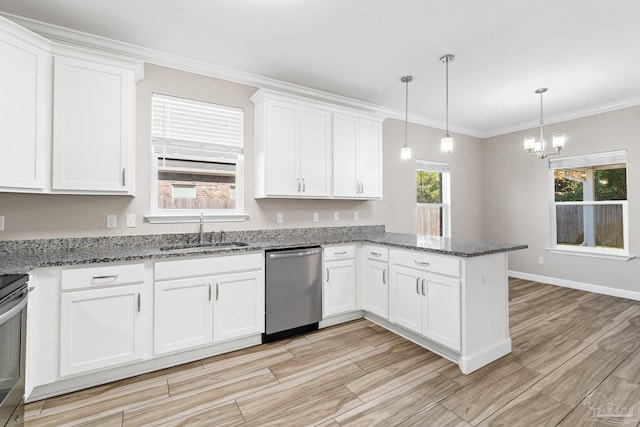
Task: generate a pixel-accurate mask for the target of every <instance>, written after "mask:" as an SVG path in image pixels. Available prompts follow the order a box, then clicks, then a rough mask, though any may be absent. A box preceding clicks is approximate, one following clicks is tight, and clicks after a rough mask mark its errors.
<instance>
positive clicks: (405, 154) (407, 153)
mask: <svg viewBox="0 0 640 427" xmlns="http://www.w3.org/2000/svg"><path fill="white" fill-rule="evenodd" d="M400 81H401V82H402V83H404V84H405V87H406V90H405V98H404V99H405V104H404V145H403V146H402V149H401V150H400V160H402V161H405V162H408V161H409V160H411V147H409V146H408V145H407V124H408V123H409V83H410V82H411V81H413V76H403V77H402V78H401V79H400Z"/></svg>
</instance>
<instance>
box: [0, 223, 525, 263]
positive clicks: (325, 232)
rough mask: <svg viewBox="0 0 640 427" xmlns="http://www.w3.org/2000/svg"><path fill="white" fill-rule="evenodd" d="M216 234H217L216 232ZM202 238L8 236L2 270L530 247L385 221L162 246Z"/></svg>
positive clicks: (1, 249)
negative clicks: (402, 228)
mask: <svg viewBox="0 0 640 427" xmlns="http://www.w3.org/2000/svg"><path fill="white" fill-rule="evenodd" d="M207 236H209V234H207ZM211 236H212V237H214V238H215V233H214V234H212V235H211ZM197 238H198V236H197V235H195V234H179V235H149V236H118V237H89V238H70V239H42V240H23V241H3V242H0V274H19V273H29V272H30V271H32V270H34V269H36V268H43V267H54V266H64V265H76V264H93V263H103V262H123V261H144V260H166V259H171V258H179V257H185V256H200V255H222V254H238V253H243V252H255V251H263V250H271V249H284V248H296V247H304V246H318V245H320V246H329V245H336V244H347V243H369V244H376V245H383V246H388V247H394V248H403V249H411V250H420V251H425V252H433V253H437V254H443V255H452V256H459V257H474V256H482V255H488V254H493V253H499V252H507V251H513V250H518V249H525V248H527V245H521V244H511V243H495V242H481V241H473V240H462V239H453V238H438V237H428V236H420V235H415V234H402V233H387V232H385V231H384V226H360V227H327V228H299V229H284V230H256V231H240V232H229V233H226V234H225V241H227V242H244V243H246V244H247V245H246V246H223V247H193V248H189V249H176V250H171V249H170V250H166V249H165V250H163V249H162V248H167V247H169V248H172V247H178V248H179V247H183V246H186V245H189V244H190V243H191V242H195V241H197ZM207 240H209V237H208V239H207Z"/></svg>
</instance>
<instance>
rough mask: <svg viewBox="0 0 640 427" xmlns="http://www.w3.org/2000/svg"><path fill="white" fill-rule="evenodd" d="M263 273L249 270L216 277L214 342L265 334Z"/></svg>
mask: <svg viewBox="0 0 640 427" xmlns="http://www.w3.org/2000/svg"><path fill="white" fill-rule="evenodd" d="M263 280H264V273H263V272H262V271H250V272H246V273H234V274H225V275H220V276H216V277H215V278H214V283H215V286H214V294H215V296H214V307H213V340H214V341H216V342H217V341H223V340H228V339H232V338H239V337H243V336H247V335H252V334H259V333H262V332H264V285H263Z"/></svg>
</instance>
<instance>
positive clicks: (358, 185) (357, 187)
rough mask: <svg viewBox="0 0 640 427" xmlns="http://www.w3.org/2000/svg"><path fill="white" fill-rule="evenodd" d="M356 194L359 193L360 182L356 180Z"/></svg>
mask: <svg viewBox="0 0 640 427" xmlns="http://www.w3.org/2000/svg"><path fill="white" fill-rule="evenodd" d="M356 194H360V182H358V181H356Z"/></svg>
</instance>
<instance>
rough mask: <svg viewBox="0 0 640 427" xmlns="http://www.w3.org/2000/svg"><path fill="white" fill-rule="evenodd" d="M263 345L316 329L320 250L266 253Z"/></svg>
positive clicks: (319, 303)
mask: <svg viewBox="0 0 640 427" xmlns="http://www.w3.org/2000/svg"><path fill="white" fill-rule="evenodd" d="M265 288H266V289H265V333H264V334H263V335H262V341H263V342H269V341H273V340H277V339H280V338H284V337H288V336H292V335H296V334H299V333H302V332H307V331H311V330H315V329H318V322H320V320H321V319H322V250H321V249H320V247H317V246H316V247H306V248H296V249H285V250H273V251H267V252H266V265H265Z"/></svg>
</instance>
